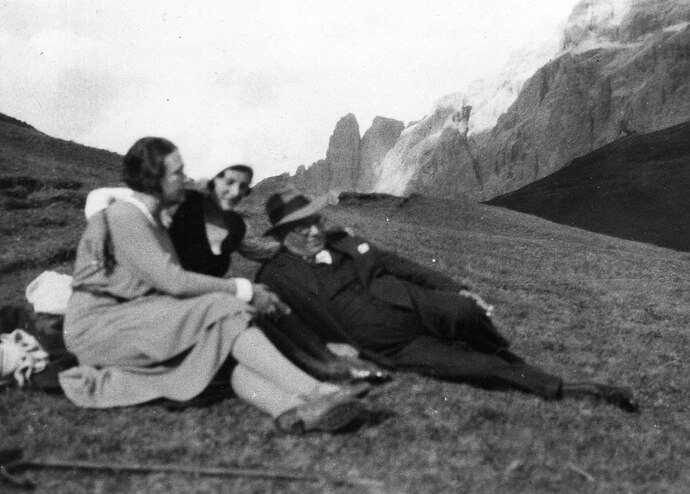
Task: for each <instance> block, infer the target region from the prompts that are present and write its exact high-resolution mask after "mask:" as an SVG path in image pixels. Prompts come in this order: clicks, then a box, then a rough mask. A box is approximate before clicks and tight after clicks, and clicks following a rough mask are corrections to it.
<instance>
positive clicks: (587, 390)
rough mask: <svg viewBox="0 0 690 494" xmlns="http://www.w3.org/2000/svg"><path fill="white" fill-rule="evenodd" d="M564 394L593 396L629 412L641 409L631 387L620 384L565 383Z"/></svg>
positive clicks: (564, 395) (565, 395)
mask: <svg viewBox="0 0 690 494" xmlns="http://www.w3.org/2000/svg"><path fill="white" fill-rule="evenodd" d="M562 396H563V397H567V396H573V397H580V396H591V397H592V398H595V399H598V400H602V401H604V402H606V403H609V404H611V405H615V406H617V407H618V408H620V409H621V410H625V411H626V412H629V413H636V412H639V410H640V405H639V404H638V403H637V401H635V398H634V397H633V393H632V391H631V390H630V388H624V387H620V386H609V385H606V384H597V383H592V382H584V383H564V384H563V387H562Z"/></svg>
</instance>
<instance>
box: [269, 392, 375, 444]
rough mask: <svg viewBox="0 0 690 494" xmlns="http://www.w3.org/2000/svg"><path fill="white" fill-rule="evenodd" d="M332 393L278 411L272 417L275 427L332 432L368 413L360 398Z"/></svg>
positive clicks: (297, 432)
mask: <svg viewBox="0 0 690 494" xmlns="http://www.w3.org/2000/svg"><path fill="white" fill-rule="evenodd" d="M335 394H337V392H336V393H332V394H329V395H325V396H323V397H322V398H319V399H316V400H313V401H309V402H307V403H305V404H304V405H300V406H297V407H295V408H291V409H289V410H287V411H285V412H283V413H281V414H280V415H279V416H278V417H276V419H275V425H276V428H277V429H278V430H279V431H281V432H285V433H289V434H304V433H305V432H312V431H321V432H335V431H338V430H341V429H343V428H345V427H347V426H348V425H350V424H353V423H355V422H358V421H363V420H366V419H367V418H368V417H369V411H368V410H367V408H366V407H365V406H364V404H363V403H362V402H360V401H358V400H356V399H354V398H341V399H338V398H334V396H333V395H335Z"/></svg>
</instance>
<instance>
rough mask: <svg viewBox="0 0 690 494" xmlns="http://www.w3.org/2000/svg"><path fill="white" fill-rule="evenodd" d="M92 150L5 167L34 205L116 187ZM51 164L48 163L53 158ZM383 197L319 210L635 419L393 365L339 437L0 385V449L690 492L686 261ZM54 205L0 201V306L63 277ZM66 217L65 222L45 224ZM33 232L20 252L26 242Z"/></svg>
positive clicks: (231, 484) (76, 487)
mask: <svg viewBox="0 0 690 494" xmlns="http://www.w3.org/2000/svg"><path fill="white" fill-rule="evenodd" d="M0 130H1V129H0ZM32 135H33V134H32ZM35 138H36V139H39V138H42V137H41V136H40V135H38V137H35ZM68 144H69V143H61V144H60V146H63V145H64V146H67V145H68ZM46 145H48V144H46ZM3 149H4V148H3ZM75 149H76V150H78V151H79V150H81V151H83V152H84V153H87V152H92V151H87V150H85V149H82V148H81V147H75ZM93 153H96V154H97V155H98V156H104V159H103V161H102V162H100V163H102V164H98V165H97V166H98V167H101V166H102V169H101V168H98V167H96V166H95V165H96V164H97V162H96V161H95V160H94V161H91V160H85V161H79V160H78V159H75V160H73V161H72V160H70V159H67V160H64V161H58V160H55V161H53V163H54V165H55V171H56V173H55V175H53V176H46V175H44V170H45V169H46V168H48V165H46V164H45V163H43V164H41V163H38V164H37V165H36V167H37V168H36V169H39V170H41V173H40V174H36V175H35V174H34V171H33V169H32V168H31V167H24V168H17V169H16V170H15V171H11V172H9V171H6V169H5V168H4V165H3V169H2V174H3V176H8V175H12V176H19V175H21V176H24V177H32V178H36V179H40V180H41V181H43V183H44V184H47V185H44V186H43V188H40V189H37V190H35V191H31V192H28V193H27V195H26V197H25V198H24V200H27V201H38V198H39V197H41V196H37V195H35V194H38V193H39V192H46V191H47V192H51V191H52V192H51V193H56V191H65V190H66V191H74V192H78V193H80V194H81V193H83V192H84V191H85V190H86V189H87V188H89V187H90V186H91V185H92V184H96V183H97V180H96V178H97V176H100V175H101V174H102V175H103V177H105V179H104V180H103V182H108V183H109V182H111V181H113V180H114V179H115V172H114V171H113V170H117V164H116V162H117V159H116V157H114V156H113V157H112V159H113V163H112V164H108V163H109V161H108V160H107V159H106V158H107V156H110V155H101V154H98V153H99V152H96V151H93ZM34 156H35V155H34ZM44 156H47V157H46V161H47V160H49V159H53V156H54V155H53V154H50V153H46V154H45V155H44ZM27 159H36V160H37V162H40V160H41V158H39V157H36V158H31V156H29V158H27ZM44 165H45V168H43V166H44ZM80 166H81V167H83V169H80V168H79V167H80ZM60 167H65V171H64V172H60V170H61V168H60ZM111 168H112V170H111ZM106 169H107V170H106ZM70 170H71V171H70ZM85 177H93V180H94V181H93V182H92V181H91V180H92V178H85ZM53 179H54V180H72V181H77V182H80V184H81V185H80V186H79V187H78V188H71V189H70V188H65V187H62V188H59V187H58V186H57V185H55V182H49V181H48V180H53ZM97 184H98V185H101V182H98V183H97ZM25 187H26V186H25ZM27 189H28V187H27ZM3 190H5V191H6V190H9V189H3ZM265 193H266V191H263V192H262V191H257V193H256V194H253V195H252V196H251V197H250V199H251V201H250V202H249V203H248V204H247V213H248V215H249V218H250V219H251V221H252V223H253V224H254V227H255V229H256V230H260V229H261V228H262V227H263V226H265V220H264V219H263V210H262V204H263V201H264V200H265ZM5 197H6V198H7V196H5ZM10 199H11V197H10ZM376 199H377V200H367V198H366V197H358V196H350V197H347V198H345V199H344V200H343V201H342V203H341V204H340V205H339V206H335V207H331V208H330V209H329V211H328V215H329V218H330V221H332V222H335V223H341V224H348V225H351V226H353V227H354V228H355V229H356V230H357V231H358V232H359V233H360V234H362V235H363V236H366V237H369V238H371V239H372V241H374V242H376V243H379V244H382V245H387V246H390V247H391V248H393V249H395V250H397V251H398V252H400V253H402V254H405V255H407V256H409V257H411V258H413V259H415V260H417V261H419V262H421V263H423V264H426V265H429V266H435V267H436V268H438V269H440V270H443V271H444V272H445V273H447V274H449V275H451V276H454V277H456V278H457V279H462V280H465V281H467V282H468V283H469V284H471V285H472V286H473V287H475V289H476V290H477V291H478V292H480V293H482V294H483V295H485V296H486V298H487V299H488V300H489V301H490V302H491V303H493V304H494V305H495V306H496V319H497V321H498V322H499V324H500V326H501V327H502V328H503V331H504V333H505V334H506V335H507V336H509V337H510V338H511V339H512V340H513V342H514V349H515V351H516V352H518V353H520V354H522V355H524V356H525V357H526V358H527V359H528V360H529V361H532V362H536V363H539V364H540V365H542V366H543V367H545V368H546V369H548V370H550V371H552V372H554V373H558V374H561V375H563V376H566V377H568V378H571V379H578V380H580V379H598V380H601V381H607V382H617V383H626V384H629V385H631V386H632V387H633V388H634V389H635V391H636V393H637V394H638V396H639V399H640V402H641V405H642V412H641V413H640V414H639V415H628V414H625V413H624V412H621V411H619V410H617V409H615V408H612V407H610V406H606V405H598V404H594V403H592V402H588V401H585V402H576V401H564V402H550V403H548V402H544V401H541V400H539V399H537V398H534V397H531V396H528V395H525V394H522V393H519V392H509V393H499V392H487V391H483V390H479V389H476V388H472V387H469V386H465V385H459V384H452V383H443V382H438V381H434V380H431V379H427V378H423V377H420V376H416V375H412V374H400V375H399V376H398V378H397V379H396V380H395V381H394V382H393V383H391V384H390V385H387V386H385V387H384V388H382V389H380V390H377V391H376V392H375V393H373V396H371V397H370V398H368V400H369V402H370V403H371V404H372V406H374V407H375V408H377V409H379V410H390V411H392V412H393V416H388V415H387V414H386V413H381V414H379V415H377V417H378V422H379V423H378V424H376V425H369V426H365V427H363V428H361V429H359V430H357V431H354V432H351V433H348V434H338V435H328V434H326V435H319V434H316V435H308V436H305V437H293V436H282V435H279V434H277V433H276V432H275V430H274V428H273V426H272V423H271V420H270V419H269V418H268V417H266V416H265V415H263V414H261V413H260V412H258V411H256V410H254V409H252V408H251V407H249V406H247V405H245V404H243V403H241V402H239V401H238V400H227V401H224V402H221V403H218V404H216V405H213V406H211V407H208V408H201V409H192V410H187V411H184V412H181V413H174V412H169V411H167V410H165V409H164V408H162V407H160V406H141V407H136V408H127V409H114V410H101V411H94V410H81V409H77V408H76V407H74V406H73V405H71V404H70V403H69V402H68V401H67V400H66V399H65V398H63V397H60V396H50V395H42V394H37V393H32V392H23V391H18V390H12V391H6V392H1V393H0V437H2V441H1V442H2V447H12V446H22V447H24V448H25V450H26V454H27V456H29V457H46V456H52V457H58V458H62V459H80V460H87V459H88V460H98V461H111V462H140V463H161V462H178V463H184V464H186V465H203V466H218V465H224V466H245V467H260V466H262V467H269V468H277V469H293V470H299V471H302V472H307V473H325V474H328V475H331V476H336V477H338V476H347V475H349V476H359V477H366V478H373V479H378V480H381V481H382V482H383V483H384V486H385V487H384V488H383V489H381V490H379V491H373V492H391V493H398V492H449V493H451V492H452V493H456V492H482V493H506V492H525V493H534V492H588V493H590V492H595V493H596V492H598V493H610V492H621V493H623V492H626V493H627V492H639V493H643V492H644V493H659V492H669V493H672V492H673V493H682V492H687V491H688V490H689V489H690V472H689V471H688V469H687V458H688V457H690V445H689V444H688V440H687V439H688V437H690V421H688V419H687V410H688V408H690V392H689V391H688V390H690V376H689V375H688V373H687V371H686V364H685V360H686V356H687V355H688V354H689V353H690V342H689V341H688V328H689V327H690V292H689V291H688V289H687V274H686V273H687V272H688V265H689V263H690V254H687V253H682V252H678V251H674V250H668V249H663V248H659V247H654V246H650V245H647V244H642V243H636V242H630V241H625V240H620V239H616V238H612V237H607V236H603V235H599V234H595V233H591V232H587V231H584V230H579V229H574V228H570V227H567V226H563V225H558V224H554V223H551V222H548V221H545V220H542V219H539V218H536V217H534V216H529V215H525V214H521V213H517V212H514V211H509V210H506V209H502V208H496V207H491V206H486V205H477V204H474V203H471V202H463V201H457V202H450V201H432V200H429V199H426V198H423V197H412V198H409V199H400V198H393V197H386V196H381V197H378V198H376ZM50 204H51V205H48V207H44V208H42V209H41V208H39V207H33V208H24V209H9V210H7V209H4V210H3V211H2V213H3V214H9V213H11V214H13V215H15V216H13V218H14V219H13V225H14V226H13V227H12V228H11V231H7V232H5V233H3V238H2V241H3V255H4V256H5V257H4V258H3V266H8V265H9V266H14V267H12V268H11V269H9V270H7V271H6V272H5V273H3V274H2V275H0V276H1V283H2V284H1V285H0V286H1V287H2V292H3V295H4V298H5V299H6V300H20V299H21V296H22V293H23V290H24V286H25V284H26V283H27V282H28V281H29V280H30V279H31V277H32V276H33V275H34V274H35V273H36V274H37V273H38V272H40V270H42V269H43V268H48V267H51V268H58V269H61V270H63V271H65V272H69V267H70V263H69V261H68V260H66V259H67V258H65V259H63V258H59V259H52V260H51V255H53V254H52V253H54V252H56V250H55V249H56V248H57V247H56V246H62V247H64V248H73V246H74V245H75V244H76V237H77V235H78V232H79V231H80V230H81V228H82V226H83V223H82V221H83V220H82V218H81V212H80V211H79V209H78V207H77V205H76V203H74V204H73V203H71V202H69V201H53V202H52V203H50ZM58 213H59V214H60V215H63V216H60V217H59V224H56V223H55V222H51V221H48V220H45V223H41V222H40V221H39V220H38V217H39V216H40V215H41V214H56V215H57V214H58ZM2 225H3V227H5V225H6V223H4V222H3V223H2ZM3 231H5V230H3ZM27 239H31V240H32V243H33V245H32V247H31V249H32V250H31V251H30V252H29V251H26V250H24V249H25V247H24V244H25V243H26V242H27ZM5 246H7V248H8V249H9V250H8V251H7V252H9V254H5V252H6V247H5ZM29 253H30V254H31V256H32V257H31V258H29V257H27V256H28V255H29ZM28 259H34V262H33V263H31V262H29V261H28ZM63 261H66V262H63ZM12 263H15V264H12ZM235 268H236V271H237V273H238V274H240V275H246V276H251V275H252V273H253V272H254V270H255V268H256V265H255V264H253V263H251V262H249V261H243V260H240V259H238V260H237V262H236V263H235ZM31 476H32V477H33V478H34V479H35V480H36V481H37V482H38V483H39V485H40V489H39V492H54V493H81V492H83V493H87V492H106V493H110V492H112V493H116V492H118V493H119V492H142V493H143V492H146V493H150V492H153V493H178V492H179V493H187V492H267V493H268V492H295V493H298V492H299V493H302V492H315V493H316V492H363V490H362V489H361V488H348V487H346V486H342V485H341V486H337V485H331V484H301V483H290V482H287V481H268V480H247V479H222V480H220V479H213V478H193V477H189V476H179V475H162V474H158V475H143V476H137V475H86V474H80V473H76V472H31ZM1 490H2V487H0V491H1Z"/></svg>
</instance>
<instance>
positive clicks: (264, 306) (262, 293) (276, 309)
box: [250, 283, 290, 318]
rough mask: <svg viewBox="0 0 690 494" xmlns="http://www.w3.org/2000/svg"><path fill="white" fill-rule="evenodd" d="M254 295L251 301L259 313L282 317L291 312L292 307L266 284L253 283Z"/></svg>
mask: <svg viewBox="0 0 690 494" xmlns="http://www.w3.org/2000/svg"><path fill="white" fill-rule="evenodd" d="M252 289H253V291H254V296H253V297H252V300H251V302H250V304H251V305H253V306H254V307H255V308H256V310H258V311H259V313H261V314H264V315H266V316H269V317H276V318H277V317H281V316H285V315H287V314H289V313H290V307H288V306H287V305H285V304H284V303H283V302H282V301H281V300H280V298H279V297H278V295H276V294H275V293H273V292H272V291H270V290H269V289H268V288H267V287H266V285H264V284H262V283H255V284H254V285H252Z"/></svg>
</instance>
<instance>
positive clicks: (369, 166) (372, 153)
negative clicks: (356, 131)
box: [353, 117, 404, 192]
mask: <svg viewBox="0 0 690 494" xmlns="http://www.w3.org/2000/svg"><path fill="white" fill-rule="evenodd" d="M403 128H404V124H403V123H402V122H401V121H399V120H393V119H392V118H384V117H376V118H374V121H373V122H372V124H371V127H369V129H368V130H367V131H366V132H365V133H364V136H363V137H362V146H361V150H360V159H359V176H358V177H357V182H356V187H355V189H353V190H356V191H358V192H368V191H370V190H373V188H374V185H375V178H376V177H375V175H374V170H376V169H378V168H379V166H380V163H381V162H382V161H383V158H384V157H385V156H386V154H387V153H388V151H390V150H391V148H392V147H393V146H395V143H396V142H397V141H398V138H399V137H400V133H401V132H402V131H403Z"/></svg>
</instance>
